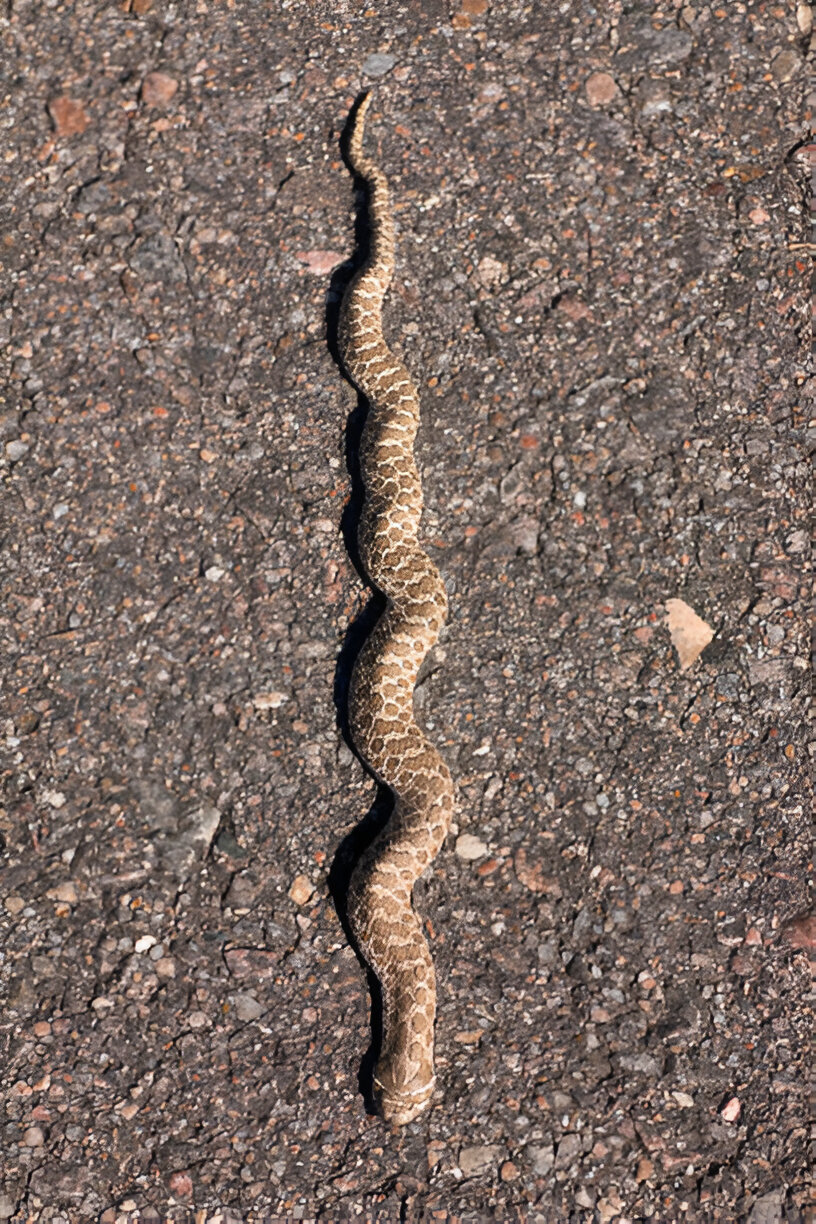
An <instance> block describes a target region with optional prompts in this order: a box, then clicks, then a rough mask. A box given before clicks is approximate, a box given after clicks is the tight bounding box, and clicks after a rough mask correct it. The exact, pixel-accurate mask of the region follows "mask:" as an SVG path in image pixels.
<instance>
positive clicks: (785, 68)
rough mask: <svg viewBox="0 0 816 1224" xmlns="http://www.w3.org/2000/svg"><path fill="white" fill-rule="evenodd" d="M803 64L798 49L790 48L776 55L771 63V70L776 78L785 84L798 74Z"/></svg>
mask: <svg viewBox="0 0 816 1224" xmlns="http://www.w3.org/2000/svg"><path fill="white" fill-rule="evenodd" d="M801 64H802V60H801V57H800V56H799V54H798V53H797V52H796V51H793V50H790V49H789V50H787V51H780V52H779V54H778V55H777V56H775V58H774V60H773V63H772V64H771V72H772V74H773V78H774V80H775V81H777V82H778V83H779V84H780V85H784V84H785V83H786V82H787V81H790V80H791V79H792V78H793V77H794V76H795V75H796V73H797V72H798V71H799V68H800V67H801Z"/></svg>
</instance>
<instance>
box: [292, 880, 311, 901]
mask: <svg viewBox="0 0 816 1224" xmlns="http://www.w3.org/2000/svg"><path fill="white" fill-rule="evenodd" d="M313 893H314V885H313V884H312V881H311V880H310V879H309V877H308V876H305V875H298V876H295V878H294V880H293V881H292V883H291V885H290V888H289V897H290V898H291V900H292V901H294V903H295V905H307V904H308V902H309V900H310V899H311V897H312V895H313Z"/></svg>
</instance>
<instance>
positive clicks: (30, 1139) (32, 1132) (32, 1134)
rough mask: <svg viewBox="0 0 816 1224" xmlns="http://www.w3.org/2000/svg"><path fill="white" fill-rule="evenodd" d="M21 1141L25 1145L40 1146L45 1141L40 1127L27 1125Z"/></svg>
mask: <svg viewBox="0 0 816 1224" xmlns="http://www.w3.org/2000/svg"><path fill="white" fill-rule="evenodd" d="M23 1143H24V1144H25V1146H26V1147H42V1145H43V1144H44V1143H45V1135H44V1134H43V1131H42V1127H40V1126H29V1128H28V1130H26V1131H23Z"/></svg>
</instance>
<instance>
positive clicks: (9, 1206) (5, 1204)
mask: <svg viewBox="0 0 816 1224" xmlns="http://www.w3.org/2000/svg"><path fill="white" fill-rule="evenodd" d="M16 1210H17V1208H16V1207H15V1206H14V1203H13V1202H12V1200H11V1199H10V1198H9V1196H8V1195H7V1194H2V1193H0V1220H10V1219H11V1217H12V1216H13V1215H14V1213H15V1211H16Z"/></svg>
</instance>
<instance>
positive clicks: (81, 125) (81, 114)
mask: <svg viewBox="0 0 816 1224" xmlns="http://www.w3.org/2000/svg"><path fill="white" fill-rule="evenodd" d="M48 113H49V115H50V116H51V122H52V123H53V125H54V131H55V132H56V133H57V135H58V136H80V135H81V134H82V133H83V132H84V131H85V129H86V127H87V126H88V123H89V119H88V116H87V115H86V113H85V108H84V106H83V105H82V103H81V102H80V101H79V99H78V98H69V97H67V95H65V94H63V95H62V96H61V97H59V98H52V99H51V101H50V102H49V103H48Z"/></svg>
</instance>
